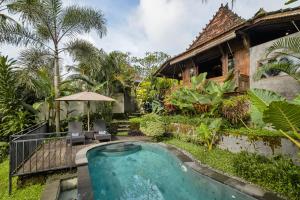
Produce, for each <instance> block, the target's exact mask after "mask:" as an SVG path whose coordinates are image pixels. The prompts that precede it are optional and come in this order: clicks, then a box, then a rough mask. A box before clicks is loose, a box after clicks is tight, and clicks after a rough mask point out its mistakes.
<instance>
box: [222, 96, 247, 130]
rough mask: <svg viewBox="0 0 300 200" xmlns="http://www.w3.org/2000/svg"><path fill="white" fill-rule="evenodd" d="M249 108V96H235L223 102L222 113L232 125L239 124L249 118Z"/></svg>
mask: <svg viewBox="0 0 300 200" xmlns="http://www.w3.org/2000/svg"><path fill="white" fill-rule="evenodd" d="M249 106H250V105H249V101H248V97H247V96H245V95H240V96H235V97H231V98H230V99H225V100H223V103H222V106H221V113H222V115H223V116H224V117H225V118H226V119H227V120H229V121H230V122H231V123H232V124H237V123H238V122H240V121H241V120H246V119H247V118H248V117H249Z"/></svg>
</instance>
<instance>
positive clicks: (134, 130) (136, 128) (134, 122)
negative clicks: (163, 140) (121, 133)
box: [128, 117, 144, 136]
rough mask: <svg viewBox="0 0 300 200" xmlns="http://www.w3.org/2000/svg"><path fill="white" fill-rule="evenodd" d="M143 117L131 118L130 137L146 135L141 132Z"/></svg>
mask: <svg viewBox="0 0 300 200" xmlns="http://www.w3.org/2000/svg"><path fill="white" fill-rule="evenodd" d="M141 120H142V118H141V117H136V118H131V119H129V122H130V126H129V128H130V130H129V131H128V135H129V136H142V135H144V134H143V132H142V131H141V130H140V124H141Z"/></svg>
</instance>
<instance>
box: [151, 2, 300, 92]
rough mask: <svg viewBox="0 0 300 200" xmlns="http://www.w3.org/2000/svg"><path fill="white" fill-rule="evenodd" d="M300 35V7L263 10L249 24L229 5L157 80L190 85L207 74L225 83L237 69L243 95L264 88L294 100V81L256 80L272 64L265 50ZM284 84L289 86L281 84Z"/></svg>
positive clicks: (272, 76)
mask: <svg viewBox="0 0 300 200" xmlns="http://www.w3.org/2000/svg"><path fill="white" fill-rule="evenodd" d="M299 31H300V7H296V8H293V9H285V10H278V11H273V12H266V11H265V10H264V9H260V10H259V11H258V12H257V13H256V14H255V15H254V16H253V17H252V18H251V19H248V20H245V19H243V18H241V17H240V16H238V15H237V14H235V13H234V12H233V11H231V10H230V9H229V8H228V5H225V6H224V5H221V7H220V8H219V10H218V12H217V13H216V14H215V15H214V17H213V18H212V20H210V22H209V23H208V24H207V25H206V27H205V28H204V29H203V30H202V32H200V34H199V36H197V37H196V39H195V40H194V41H193V42H192V44H191V45H190V46H189V47H188V48H187V49H186V51H184V52H182V53H180V54H178V55H177V56H174V57H172V58H171V59H169V60H168V61H167V62H165V63H164V64H163V65H162V66H161V67H160V68H159V69H158V70H157V71H156V73H155V76H158V77H167V78H174V79H178V80H182V81H183V83H184V84H188V83H189V82H190V78H191V77H192V76H195V75H198V74H200V73H203V72H207V77H208V78H210V79H211V80H215V81H217V82H223V81H224V79H225V78H226V74H227V73H228V71H229V70H231V69H234V71H235V79H236V84H237V87H238V91H239V92H244V91H246V90H248V89H249V88H264V89H269V90H275V91H276V92H278V93H281V94H282V95H284V96H286V97H293V96H295V94H297V92H299V91H300V86H299V85H297V83H296V81H295V80H293V79H292V78H290V77H287V76H284V75H281V74H278V73H269V74H266V78H265V79H263V80H261V81H258V82H254V81H253V79H252V76H253V74H254V73H255V71H256V69H257V68H259V67H260V66H261V65H263V64H265V63H267V62H268V61H269V60H271V58H269V60H268V59H266V57H265V50H266V48H267V47H268V46H270V45H271V44H272V43H273V42H274V40H277V39H279V38H283V37H289V36H290V35H298V36H299V35H300V33H299ZM282 82H284V83H285V84H284V85H282V84H278V83H282Z"/></svg>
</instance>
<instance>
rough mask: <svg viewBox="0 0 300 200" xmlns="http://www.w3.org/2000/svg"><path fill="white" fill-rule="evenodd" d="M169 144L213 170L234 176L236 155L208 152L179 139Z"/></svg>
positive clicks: (213, 150) (222, 151)
mask: <svg viewBox="0 0 300 200" xmlns="http://www.w3.org/2000/svg"><path fill="white" fill-rule="evenodd" d="M165 143H167V144H172V145H174V146H177V147H179V148H181V149H183V150H185V151H187V152H189V153H191V154H192V155H193V156H194V157H195V158H196V159H197V160H199V161H200V162H201V163H203V164H206V165H209V166H211V167H212V168H215V169H218V170H221V171H223V172H226V173H229V174H232V175H234V174H235V172H234V167H233V165H232V164H233V162H234V161H233V159H234V157H235V155H236V154H234V153H231V152H229V151H224V150H221V149H218V148H214V149H212V150H211V151H207V148H206V147H204V146H200V145H195V144H192V143H188V142H183V141H180V140H178V139H171V140H167V141H165Z"/></svg>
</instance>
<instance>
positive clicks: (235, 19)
mask: <svg viewBox="0 0 300 200" xmlns="http://www.w3.org/2000/svg"><path fill="white" fill-rule="evenodd" d="M244 22H245V20H244V19H242V18H241V17H240V16H238V15H237V14H235V13H234V12H232V11H231V10H230V9H229V8H228V5H226V6H223V5H221V7H220V8H219V10H218V12H217V13H216V14H215V15H214V17H213V19H212V20H211V21H210V22H209V24H208V25H206V27H205V28H204V29H203V31H202V32H201V33H200V34H199V36H198V37H197V38H196V40H195V41H193V43H192V44H191V46H190V47H189V49H191V48H194V47H196V46H199V45H202V44H204V43H206V42H207V41H209V40H211V39H213V38H216V37H218V36H219V35H221V34H223V33H225V32H227V31H229V30H232V29H234V28H235V27H237V26H239V25H241V24H243V23H244Z"/></svg>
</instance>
